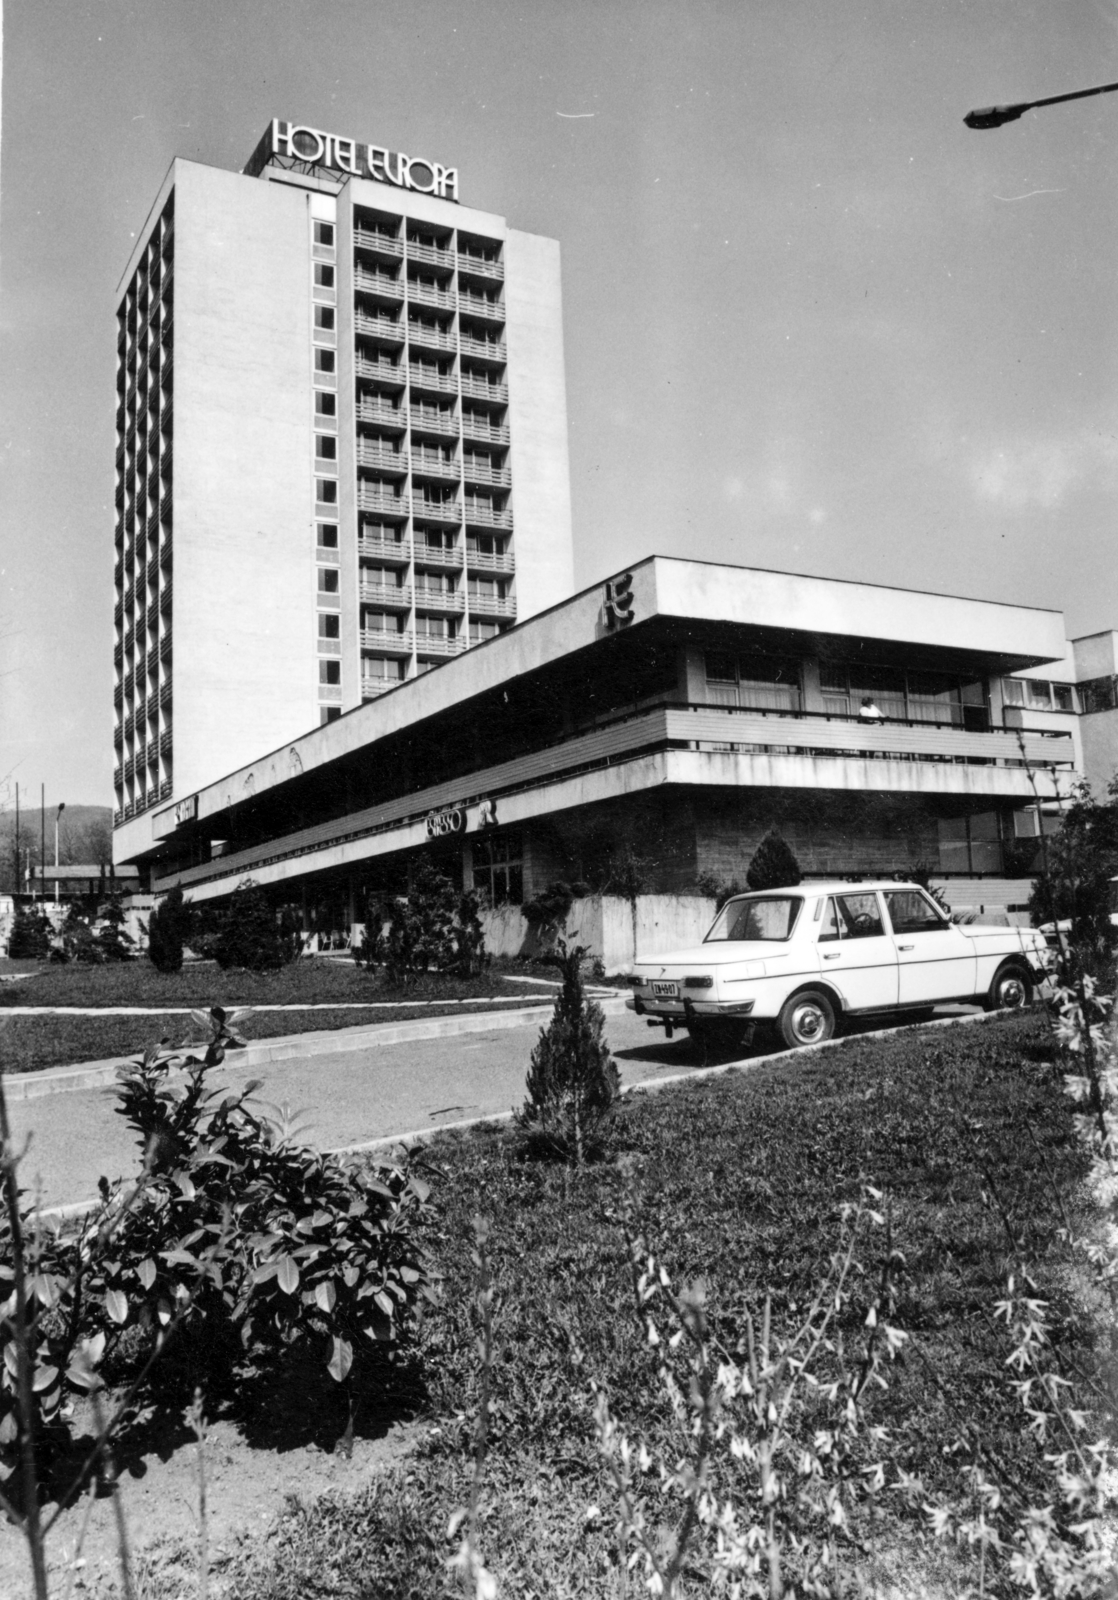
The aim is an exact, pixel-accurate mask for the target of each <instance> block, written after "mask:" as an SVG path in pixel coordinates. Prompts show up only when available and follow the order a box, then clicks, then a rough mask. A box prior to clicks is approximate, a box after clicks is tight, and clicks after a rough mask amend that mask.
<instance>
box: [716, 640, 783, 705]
mask: <svg viewBox="0 0 1118 1600" xmlns="http://www.w3.org/2000/svg"><path fill="white" fill-rule="evenodd" d="M706 680H707V699H708V701H709V703H710V704H712V705H718V706H741V707H743V708H745V709H747V710H754V711H799V709H800V669H799V666H798V664H797V663H796V662H794V661H782V660H779V659H778V658H777V657H775V656H741V657H738V656H736V655H731V654H730V653H729V652H728V651H722V650H710V651H708V652H707V656H706Z"/></svg>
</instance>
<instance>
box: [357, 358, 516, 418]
mask: <svg viewBox="0 0 1118 1600" xmlns="http://www.w3.org/2000/svg"><path fill="white" fill-rule="evenodd" d="M353 370H354V372H355V374H356V376H357V377H359V378H365V379H367V380H369V381H371V382H377V383H383V384H385V385H387V386H388V387H390V388H392V389H394V390H397V391H398V390H402V389H403V387H404V385H405V383H407V384H410V386H411V388H412V390H413V391H416V390H419V391H421V392H425V393H427V394H440V395H448V396H451V397H453V398H456V397H457V396H458V395H459V394H461V396H462V398H463V399H465V400H480V401H481V402H482V403H483V404H485V405H493V406H507V405H508V401H509V386H508V382H507V380H506V379H505V378H503V377H502V378H497V379H495V380H494V381H492V382H490V381H489V380H488V379H487V378H485V377H483V376H482V375H481V374H480V373H476V372H462V373H460V374H459V373H455V372H442V371H440V370H439V368H438V367H435V366H427V365H425V364H423V363H421V362H415V361H412V362H409V363H408V364H407V365H406V366H405V364H404V363H403V362H402V361H389V360H386V359H384V358H378V357H376V356H368V355H361V354H360V353H358V354H357V355H356V356H355V358H354V363H353Z"/></svg>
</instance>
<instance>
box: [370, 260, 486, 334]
mask: <svg viewBox="0 0 1118 1600" xmlns="http://www.w3.org/2000/svg"><path fill="white" fill-rule="evenodd" d="M353 287H354V289H355V290H356V291H357V292H358V293H360V294H369V295H375V296H377V297H378V298H379V299H382V300H388V301H391V302H393V303H396V304H402V303H403V301H404V299H405V297H406V299H407V302H408V304H409V305H413V306H430V307H431V309H432V310H434V311H450V312H454V311H456V310H457V309H458V306H459V302H460V300H461V301H463V302H464V301H466V300H469V302H470V304H471V308H472V306H473V304H474V303H475V302H479V301H480V302H481V304H482V305H484V306H485V307H486V308H487V309H488V310H489V311H490V312H491V313H493V314H494V315H495V317H496V318H497V319H498V320H500V319H502V318H503V314H504V312H503V307H501V306H500V305H499V302H492V301H489V300H486V299H485V296H484V295H473V294H467V293H465V292H463V294H462V295H461V296H459V295H458V294H457V293H456V292H455V290H454V289H453V287H452V288H449V289H444V288H442V287H441V286H438V285H436V284H432V283H427V282H425V281H423V280H422V279H419V278H405V277H403V276H402V275H400V274H394V273H391V272H379V271H376V270H372V271H371V270H370V269H369V268H368V267H362V266H360V265H358V266H356V267H355V268H354V269H353ZM479 314H482V315H484V313H479Z"/></svg>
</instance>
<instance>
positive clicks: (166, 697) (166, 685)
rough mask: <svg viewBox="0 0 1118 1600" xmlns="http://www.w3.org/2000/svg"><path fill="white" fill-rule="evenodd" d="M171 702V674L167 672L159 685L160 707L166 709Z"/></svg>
mask: <svg viewBox="0 0 1118 1600" xmlns="http://www.w3.org/2000/svg"><path fill="white" fill-rule="evenodd" d="M170 704H171V674H170V673H167V674H166V676H165V677H164V679H163V682H162V683H161V684H160V685H159V708H160V710H164V709H165V708H166V707H167V706H169V705H170Z"/></svg>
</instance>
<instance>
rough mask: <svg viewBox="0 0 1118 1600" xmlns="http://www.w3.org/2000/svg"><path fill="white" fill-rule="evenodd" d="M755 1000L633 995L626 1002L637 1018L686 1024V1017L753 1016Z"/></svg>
mask: <svg viewBox="0 0 1118 1600" xmlns="http://www.w3.org/2000/svg"><path fill="white" fill-rule="evenodd" d="M756 1004H757V1002H756V1000H692V999H690V997H688V998H686V999H682V998H681V999H679V1000H662V999H656V1000H650V999H648V998H647V997H646V996H644V995H639V994H638V995H633V997H632V998H631V999H629V1000H626V1002H625V1005H626V1008H627V1009H628V1010H629V1011H635V1012H636V1014H637V1016H638V1017H660V1018H662V1019H663V1020H664V1021H665V1022H682V1023H686V1021H687V1019H688V1017H733V1018H739V1017H740V1018H744V1017H750V1016H752V1015H753V1008H754V1006H755V1005H756Z"/></svg>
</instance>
